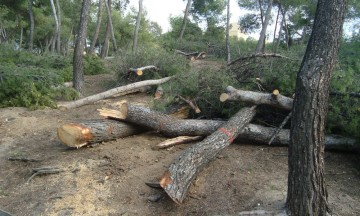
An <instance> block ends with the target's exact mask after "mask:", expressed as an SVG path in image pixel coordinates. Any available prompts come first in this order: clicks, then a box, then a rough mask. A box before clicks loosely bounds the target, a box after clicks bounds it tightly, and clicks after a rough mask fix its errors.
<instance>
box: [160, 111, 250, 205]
mask: <svg viewBox="0 0 360 216" xmlns="http://www.w3.org/2000/svg"><path fill="white" fill-rule="evenodd" d="M255 108H256V106H253V107H251V108H243V109H241V110H240V111H239V112H238V113H236V114H235V115H234V116H233V117H231V118H230V119H229V121H227V122H226V123H225V124H224V125H223V126H221V127H220V128H219V129H217V130H216V131H215V132H214V133H212V134H211V135H210V136H208V137H206V138H205V139H204V140H203V141H201V142H199V143H197V144H195V145H193V146H191V147H190V148H188V149H186V150H185V151H184V152H183V153H182V154H181V155H179V156H178V157H177V158H176V159H175V161H174V162H173V163H172V164H171V165H170V167H169V169H168V170H167V171H166V172H165V173H164V175H163V177H162V178H161V180H160V185H161V187H162V188H164V190H165V192H166V193H167V194H168V195H169V196H170V198H171V199H172V200H173V201H175V202H176V203H182V202H183V200H184V199H185V196H186V193H187V191H188V189H189V186H190V184H191V182H192V180H193V179H194V178H195V177H196V176H197V174H198V173H199V172H200V171H201V170H202V169H203V168H204V166H205V165H207V164H208V163H209V162H210V161H211V160H213V159H214V158H215V156H216V155H217V154H218V153H219V152H220V151H221V150H223V149H224V148H225V147H226V146H228V145H230V144H231V143H232V142H233V141H234V139H235V138H236V137H237V136H238V135H239V133H240V132H241V131H242V130H243V129H244V127H245V126H246V125H247V124H249V122H250V121H251V119H252V118H253V117H254V116H255V113H256V112H255Z"/></svg>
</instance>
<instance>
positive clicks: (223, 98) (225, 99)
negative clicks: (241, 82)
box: [220, 93, 230, 102]
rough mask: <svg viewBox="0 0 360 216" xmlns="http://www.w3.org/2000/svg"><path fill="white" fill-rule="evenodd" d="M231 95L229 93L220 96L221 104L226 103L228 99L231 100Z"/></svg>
mask: <svg viewBox="0 0 360 216" xmlns="http://www.w3.org/2000/svg"><path fill="white" fill-rule="evenodd" d="M229 97H230V96H229V94H227V93H222V94H221V95H220V101H221V102H225V101H227V100H228V99H229Z"/></svg>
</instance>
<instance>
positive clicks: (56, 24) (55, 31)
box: [50, 0, 59, 52]
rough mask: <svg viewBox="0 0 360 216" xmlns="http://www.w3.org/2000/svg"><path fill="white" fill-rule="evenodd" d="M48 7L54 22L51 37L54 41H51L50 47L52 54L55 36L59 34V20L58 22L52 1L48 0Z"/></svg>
mask: <svg viewBox="0 0 360 216" xmlns="http://www.w3.org/2000/svg"><path fill="white" fill-rule="evenodd" d="M50 5H51V11H52V13H53V17H54V22H55V27H54V36H53V37H54V40H53V41H52V45H51V51H52V52H54V50H55V44H56V40H57V35H58V34H59V20H58V16H57V13H56V9H55V5H54V0H50Z"/></svg>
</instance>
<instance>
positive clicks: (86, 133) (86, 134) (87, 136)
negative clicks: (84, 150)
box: [71, 123, 94, 142]
mask: <svg viewBox="0 0 360 216" xmlns="http://www.w3.org/2000/svg"><path fill="white" fill-rule="evenodd" d="M71 125H72V126H74V127H76V128H77V129H78V130H79V131H80V132H81V135H80V136H79V137H78V140H79V141H81V142H82V141H88V140H91V139H93V138H94V136H93V135H92V133H91V130H90V129H89V128H87V127H84V126H82V125H80V124H75V123H73V124H71Z"/></svg>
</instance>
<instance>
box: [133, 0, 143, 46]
mask: <svg viewBox="0 0 360 216" xmlns="http://www.w3.org/2000/svg"><path fill="white" fill-rule="evenodd" d="M142 3H143V0H139V12H138V15H137V18H136V26H135V31H134V42H133V47H132V50H133V51H134V52H135V51H136V50H137V44H138V36H139V29H140V22H141V15H142V9H143V8H142V7H143V6H142Z"/></svg>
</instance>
